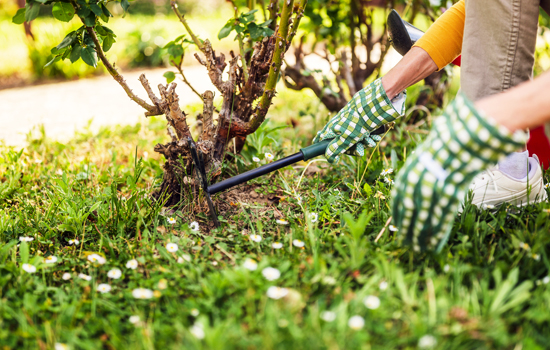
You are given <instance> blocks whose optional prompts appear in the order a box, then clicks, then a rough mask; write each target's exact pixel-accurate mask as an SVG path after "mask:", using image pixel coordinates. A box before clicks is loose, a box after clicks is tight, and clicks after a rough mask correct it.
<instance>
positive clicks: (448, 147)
mask: <svg viewBox="0 0 550 350" xmlns="http://www.w3.org/2000/svg"><path fill="white" fill-rule="evenodd" d="M526 140H527V134H526V133H525V132H523V131H516V132H515V133H511V132H510V131H509V130H508V129H506V128H505V127H503V126H500V125H497V124H496V122H495V121H493V120H492V119H490V118H487V117H485V116H484V115H483V114H482V113H480V112H478V111H476V109H475V108H474V106H473V104H472V102H470V101H469V100H468V99H467V98H466V97H465V96H463V95H462V94H460V95H458V96H457V98H456V99H455V100H454V101H453V103H451V104H450V105H449V106H448V107H447V108H446V109H445V111H444V113H443V115H442V116H441V117H439V118H437V119H435V121H434V123H433V126H432V130H431V131H430V133H429V135H428V137H427V138H426V140H425V141H424V142H423V143H422V144H421V145H420V146H418V147H417V149H416V150H415V153H414V154H412V155H411V156H410V157H408V159H407V161H406V162H405V164H404V165H403V167H402V168H401V171H400V172H399V173H398V175H397V177H396V180H395V186H394V189H393V193H392V200H393V205H392V210H393V220H394V222H395V226H397V228H398V232H399V235H400V238H401V239H404V241H405V243H408V244H412V246H413V249H414V251H420V250H424V249H434V248H437V250H438V251H439V250H441V248H442V247H443V245H444V244H445V243H446V242H447V239H448V237H449V234H450V231H451V229H452V226H453V222H454V217H455V215H456V213H457V209H458V206H459V204H460V200H461V199H462V198H464V195H465V192H466V190H467V189H468V185H469V184H470V182H471V181H472V179H473V178H474V176H475V175H476V174H478V173H479V172H480V171H482V170H484V169H486V168H487V167H489V166H491V165H493V164H496V163H497V162H498V161H499V160H500V159H502V158H504V157H505V156H506V155H508V154H510V153H511V152H514V151H516V150H518V149H520V148H521V147H522V146H524V145H525V142H526Z"/></svg>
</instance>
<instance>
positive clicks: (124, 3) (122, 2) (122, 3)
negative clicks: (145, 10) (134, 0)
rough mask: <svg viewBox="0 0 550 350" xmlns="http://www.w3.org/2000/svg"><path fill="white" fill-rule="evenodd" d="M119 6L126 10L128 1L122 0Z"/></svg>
mask: <svg viewBox="0 0 550 350" xmlns="http://www.w3.org/2000/svg"><path fill="white" fill-rule="evenodd" d="M120 6H122V9H123V10H124V12H128V7H130V3H129V2H128V0H122V1H121V2H120Z"/></svg>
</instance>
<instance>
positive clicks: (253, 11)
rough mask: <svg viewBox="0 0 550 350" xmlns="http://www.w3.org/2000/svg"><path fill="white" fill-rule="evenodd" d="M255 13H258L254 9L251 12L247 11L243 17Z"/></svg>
mask: <svg viewBox="0 0 550 350" xmlns="http://www.w3.org/2000/svg"><path fill="white" fill-rule="evenodd" d="M256 12H258V10H257V9H256V10H251V11H248V12H247V13H245V14H244V15H245V16H248V15H252V14H254V13H256Z"/></svg>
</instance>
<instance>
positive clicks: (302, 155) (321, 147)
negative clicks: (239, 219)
mask: <svg viewBox="0 0 550 350" xmlns="http://www.w3.org/2000/svg"><path fill="white" fill-rule="evenodd" d="M384 132H386V128H385V127H384V126H382V127H380V128H378V129H376V130H374V131H373V132H372V133H371V134H372V135H380V134H383V133H384ZM331 141H332V139H331V140H325V141H321V142H318V143H314V144H313V145H311V146H308V147H304V148H302V149H301V150H300V152H298V153H294V154H293V155H290V156H288V157H285V158H283V159H279V160H277V161H274V162H272V163H269V164H266V165H263V166H261V167H259V168H256V169H252V170H249V171H247V172H245V173H242V174H239V175H236V176H233V177H230V178H229V179H225V180H223V181H220V182H218V183H215V184H213V185H210V186H208V189H207V192H208V193H210V194H215V193H218V192H221V191H224V190H226V189H228V188H231V187H234V186H237V185H240V184H242V183H243V182H247V181H248V180H252V179H255V178H257V177H260V176H262V175H265V174H267V173H271V172H273V171H275V170H279V169H281V168H284V167H285V166H288V165H291V164H294V163H297V162H299V161H301V160H310V159H312V158H315V157H317V156H320V155H323V154H325V151H326V149H327V147H328V144H329V143H330V142H331Z"/></svg>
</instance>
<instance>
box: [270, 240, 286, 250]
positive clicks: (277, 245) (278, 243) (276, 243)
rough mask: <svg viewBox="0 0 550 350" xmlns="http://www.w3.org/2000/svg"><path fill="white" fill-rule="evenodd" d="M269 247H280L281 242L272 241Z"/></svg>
mask: <svg viewBox="0 0 550 350" xmlns="http://www.w3.org/2000/svg"><path fill="white" fill-rule="evenodd" d="M271 247H273V249H281V248H282V247H283V244H282V243H281V242H273V243H272V244H271Z"/></svg>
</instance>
